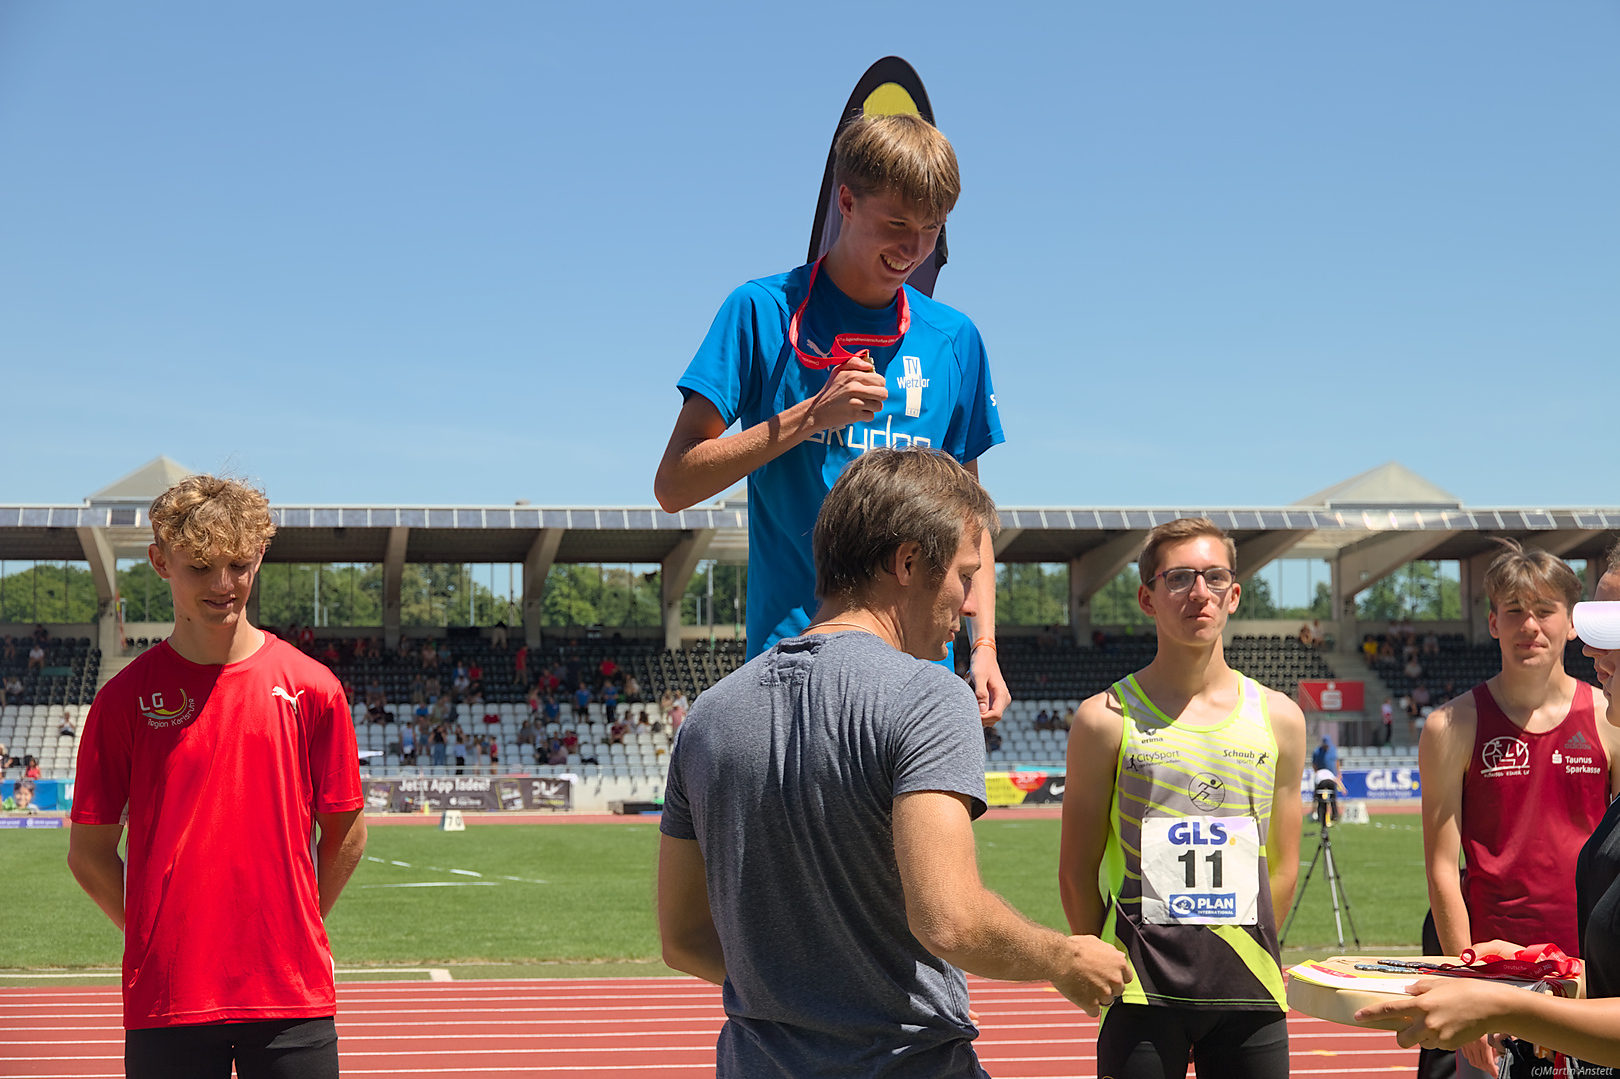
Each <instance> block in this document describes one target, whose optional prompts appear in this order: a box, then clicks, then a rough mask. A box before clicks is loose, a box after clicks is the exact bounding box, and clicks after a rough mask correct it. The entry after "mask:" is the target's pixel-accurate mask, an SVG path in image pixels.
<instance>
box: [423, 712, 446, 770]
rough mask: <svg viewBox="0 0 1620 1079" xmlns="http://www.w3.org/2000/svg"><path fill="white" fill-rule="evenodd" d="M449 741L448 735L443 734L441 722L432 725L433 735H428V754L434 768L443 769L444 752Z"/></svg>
mask: <svg viewBox="0 0 1620 1079" xmlns="http://www.w3.org/2000/svg"><path fill="white" fill-rule="evenodd" d="M449 741H450V738H449V735H447V734H446V733H445V729H444V724H443V723H442V722H441V723H435V724H434V725H433V733H432V734H430V735H428V752H429V754H430V755H431V757H432V760H433V765H434V767H436V768H443V767H444V762H445V751H446V749H447V747H448V744H449Z"/></svg>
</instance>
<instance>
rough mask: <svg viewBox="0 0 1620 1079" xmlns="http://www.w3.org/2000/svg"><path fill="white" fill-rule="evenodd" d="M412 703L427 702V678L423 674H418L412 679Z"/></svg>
mask: <svg viewBox="0 0 1620 1079" xmlns="http://www.w3.org/2000/svg"><path fill="white" fill-rule="evenodd" d="M411 703H412V704H426V703H427V680H426V679H424V678H423V677H422V676H421V675H417V676H416V677H415V678H413V679H412V680H411Z"/></svg>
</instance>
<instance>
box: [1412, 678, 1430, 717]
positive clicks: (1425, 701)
mask: <svg viewBox="0 0 1620 1079" xmlns="http://www.w3.org/2000/svg"><path fill="white" fill-rule="evenodd" d="M1433 699H1434V698H1433V697H1431V696H1430V695H1429V687H1428V686H1427V685H1425V684H1424V683H1422V682H1419V683H1418V687H1417V688H1416V689H1414V690H1413V691H1412V705H1413V706H1414V707H1415V708H1416V709H1417V713H1418V715H1420V716H1426V715H1428V714H1429V711H1430V709H1429V704H1430V702H1431V701H1433Z"/></svg>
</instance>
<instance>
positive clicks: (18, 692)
mask: <svg viewBox="0 0 1620 1079" xmlns="http://www.w3.org/2000/svg"><path fill="white" fill-rule="evenodd" d="M22 691H23V684H22V679H21V678H19V677H17V675H16V674H15V673H13V674H12V675H11V677H10V678H7V679H6V694H7V696H10V697H20V696H22Z"/></svg>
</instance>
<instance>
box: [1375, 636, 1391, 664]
mask: <svg viewBox="0 0 1620 1079" xmlns="http://www.w3.org/2000/svg"><path fill="white" fill-rule="evenodd" d="M1378 665H1379V666H1381V667H1393V666H1395V644H1394V641H1393V639H1392V638H1389V637H1385V638H1384V639H1383V640H1381V641H1379V642H1378Z"/></svg>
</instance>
